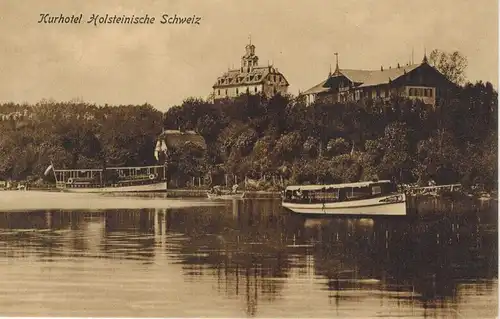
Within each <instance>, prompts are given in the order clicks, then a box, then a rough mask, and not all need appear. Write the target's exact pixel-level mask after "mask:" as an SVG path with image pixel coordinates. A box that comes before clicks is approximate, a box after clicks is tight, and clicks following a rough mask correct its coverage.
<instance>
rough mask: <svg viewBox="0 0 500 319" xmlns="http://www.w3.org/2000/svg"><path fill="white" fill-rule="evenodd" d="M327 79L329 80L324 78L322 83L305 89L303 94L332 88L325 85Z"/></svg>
mask: <svg viewBox="0 0 500 319" xmlns="http://www.w3.org/2000/svg"><path fill="white" fill-rule="evenodd" d="M327 81H328V79H326V80H324V81H323V82H321V83H320V84H318V85H315V86H313V87H312V88H310V89H309V90H307V91H304V92H303V93H302V94H315V93H321V92H326V91H328V90H329V89H330V88H329V87H327V86H325V84H326V82H327Z"/></svg>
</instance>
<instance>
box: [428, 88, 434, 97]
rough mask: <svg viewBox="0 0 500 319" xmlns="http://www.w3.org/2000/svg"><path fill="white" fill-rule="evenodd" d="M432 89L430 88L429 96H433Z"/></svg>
mask: <svg viewBox="0 0 500 319" xmlns="http://www.w3.org/2000/svg"><path fill="white" fill-rule="evenodd" d="M432 95H433V94H432V89H429V96H430V97H432Z"/></svg>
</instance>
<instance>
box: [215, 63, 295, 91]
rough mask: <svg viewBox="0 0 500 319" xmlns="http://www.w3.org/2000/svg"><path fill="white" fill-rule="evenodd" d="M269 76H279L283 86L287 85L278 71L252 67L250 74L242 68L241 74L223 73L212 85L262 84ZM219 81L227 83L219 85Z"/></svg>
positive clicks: (268, 67) (237, 71) (236, 71)
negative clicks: (283, 82)
mask: <svg viewBox="0 0 500 319" xmlns="http://www.w3.org/2000/svg"><path fill="white" fill-rule="evenodd" d="M269 74H274V75H281V76H282V78H283V80H284V81H285V85H288V81H287V80H286V79H285V76H284V75H283V74H282V73H281V72H279V71H278V69H276V68H274V67H272V66H258V67H253V68H252V69H251V70H250V72H246V69H245V68H244V70H243V72H242V71H241V69H234V70H229V71H227V72H225V73H224V74H223V75H222V76H220V77H218V78H217V81H216V82H215V84H214V86H213V87H214V88H216V87H230V86H235V85H236V86H239V85H245V84H262V83H264V80H265V79H266V77H267V76H268V75H269ZM237 78H239V82H236V79H237ZM219 80H224V81H228V82H229V83H223V84H219Z"/></svg>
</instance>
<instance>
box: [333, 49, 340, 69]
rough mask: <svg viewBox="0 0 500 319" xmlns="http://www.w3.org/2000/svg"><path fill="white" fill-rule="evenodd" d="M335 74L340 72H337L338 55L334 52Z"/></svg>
mask: <svg viewBox="0 0 500 319" xmlns="http://www.w3.org/2000/svg"><path fill="white" fill-rule="evenodd" d="M334 54H335V74H338V73H339V72H340V70H339V53H338V52H335V53H334Z"/></svg>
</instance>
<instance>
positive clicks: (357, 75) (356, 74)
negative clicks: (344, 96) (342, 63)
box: [303, 63, 423, 94]
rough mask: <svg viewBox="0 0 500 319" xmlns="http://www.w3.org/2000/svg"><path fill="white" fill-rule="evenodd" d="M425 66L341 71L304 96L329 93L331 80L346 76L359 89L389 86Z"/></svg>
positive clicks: (306, 92) (413, 65) (412, 65)
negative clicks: (390, 83)
mask: <svg viewBox="0 0 500 319" xmlns="http://www.w3.org/2000/svg"><path fill="white" fill-rule="evenodd" d="M421 65H423V64H420V63H418V64H411V65H403V66H401V67H399V68H398V67H396V68H390V69H384V70H354V69H339V70H338V71H336V73H335V74H334V75H332V76H330V77H329V78H327V79H326V80H324V81H323V82H321V83H319V84H317V85H315V86H313V87H312V88H310V89H309V90H307V91H305V92H304V93H303V94H315V93H322V92H327V91H329V90H330V86H329V83H328V82H329V80H330V79H334V78H336V77H341V76H345V77H346V78H348V79H349V80H350V81H352V82H353V83H356V84H358V87H369V86H376V85H381V84H387V83H389V82H390V81H394V80H396V79H397V78H399V77H401V76H403V75H405V74H407V73H409V72H411V71H413V70H415V69H417V68H418V67H420V66H421Z"/></svg>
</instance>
